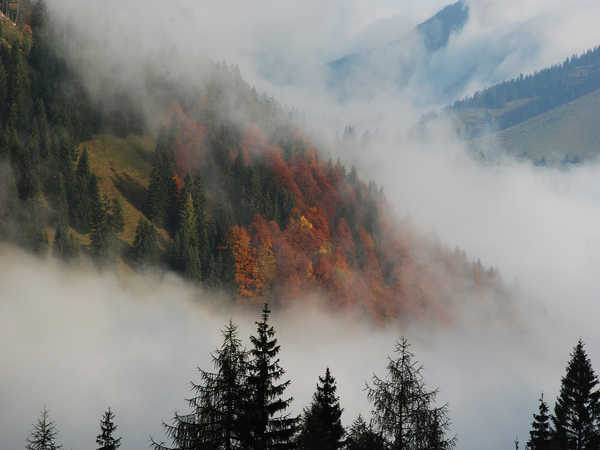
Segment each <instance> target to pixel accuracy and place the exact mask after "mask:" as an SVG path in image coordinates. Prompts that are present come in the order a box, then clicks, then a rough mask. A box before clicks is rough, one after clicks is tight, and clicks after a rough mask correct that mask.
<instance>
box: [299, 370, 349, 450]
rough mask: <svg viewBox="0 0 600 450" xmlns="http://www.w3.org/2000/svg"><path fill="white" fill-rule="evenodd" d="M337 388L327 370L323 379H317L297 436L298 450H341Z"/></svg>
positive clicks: (342, 434)
mask: <svg viewBox="0 0 600 450" xmlns="http://www.w3.org/2000/svg"><path fill="white" fill-rule="evenodd" d="M336 390H337V386H336V384H335V378H333V376H332V375H331V372H330V371H329V368H327V369H326V371H325V376H324V377H319V383H318V384H317V391H316V392H315V394H314V395H313V401H312V404H311V405H310V407H309V408H307V409H305V411H304V415H303V417H302V423H301V426H300V435H299V436H298V447H299V448H300V449H307V450H308V449H317V448H318V449H322V450H337V449H339V448H342V438H343V437H344V427H343V426H342V422H341V419H340V418H341V416H342V408H341V407H340V401H339V397H337V396H336V395H335V393H336Z"/></svg>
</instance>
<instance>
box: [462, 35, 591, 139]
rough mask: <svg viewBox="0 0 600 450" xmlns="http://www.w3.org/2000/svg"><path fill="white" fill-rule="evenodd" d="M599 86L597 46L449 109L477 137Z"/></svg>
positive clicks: (465, 128)
mask: <svg viewBox="0 0 600 450" xmlns="http://www.w3.org/2000/svg"><path fill="white" fill-rule="evenodd" d="M598 88H600V47H596V48H595V49H593V50H589V51H587V52H585V53H583V54H582V55H579V56H572V57H571V58H567V59H566V60H565V61H564V62H563V63H562V64H558V65H555V66H552V67H549V68H547V69H544V70H541V71H539V72H536V73H533V74H530V75H526V76H523V75H520V76H519V77H518V78H515V79H512V80H509V81H505V82H503V83H500V84H497V85H495V86H492V87H490V88H488V89H485V90H483V91H479V92H476V93H475V94H474V95H473V96H471V97H469V98H466V99H464V100H460V101H457V102H455V103H454V104H453V105H452V107H451V108H450V110H451V111H452V112H454V113H456V114H457V115H458V116H459V118H460V119H461V120H462V121H463V122H464V129H463V133H464V135H465V136H467V137H477V136H480V135H482V134H485V133H489V132H490V131H496V130H503V129H506V128H509V127H512V126H514V125H517V124H519V123H522V122H525V121H526V120H528V119H531V118H533V117H535V116H538V115H540V114H542V113H545V112H546V111H550V110H551V109H553V108H556V107H558V106H560V105H564V104H566V103H569V102H571V101H573V100H575V99H578V98H580V97H582V96H584V95H586V94H589V93H591V92H593V91H595V90H597V89H598Z"/></svg>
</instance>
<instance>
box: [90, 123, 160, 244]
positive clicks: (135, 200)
mask: <svg viewBox="0 0 600 450" xmlns="http://www.w3.org/2000/svg"><path fill="white" fill-rule="evenodd" d="M154 148H155V141H154V139H153V138H152V137H148V136H129V137H127V138H124V139H122V138H118V137H115V136H111V135H104V134H103V135H96V136H94V137H93V138H92V139H91V140H89V141H87V142H83V143H82V144H81V145H80V147H79V149H80V151H82V150H83V149H87V151H88V155H89V162H90V168H91V169H92V171H93V172H94V173H95V174H96V175H97V177H98V185H99V188H100V192H101V193H102V194H104V195H106V196H107V197H109V198H111V199H113V198H119V200H120V201H121V204H122V206H123V217H124V219H125V230H124V231H123V233H121V234H120V237H121V239H122V240H123V241H124V242H126V243H127V244H129V245H131V244H132V243H133V240H134V239H135V228H136V226H137V223H138V221H139V219H140V218H141V217H143V214H142V207H143V202H144V196H145V189H146V188H147V187H148V181H149V179H150V172H151V170H152V165H151V158H152V153H153V152H154ZM79 237H80V236H78V238H79ZM88 240H89V239H88ZM81 242H82V243H83V242H85V241H84V240H83V239H81Z"/></svg>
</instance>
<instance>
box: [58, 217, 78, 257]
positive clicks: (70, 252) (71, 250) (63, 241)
mask: <svg viewBox="0 0 600 450" xmlns="http://www.w3.org/2000/svg"><path fill="white" fill-rule="evenodd" d="M78 252H79V246H78V245H77V242H76V241H75V238H74V237H73V235H72V234H71V233H69V232H68V229H67V226H66V225H65V223H64V222H63V221H59V222H58V225H57V226H56V232H55V233H54V244H53V245H52V253H53V254H54V256H55V257H56V258H60V259H63V260H65V261H68V260H70V259H73V258H74V257H76V256H77V253H78Z"/></svg>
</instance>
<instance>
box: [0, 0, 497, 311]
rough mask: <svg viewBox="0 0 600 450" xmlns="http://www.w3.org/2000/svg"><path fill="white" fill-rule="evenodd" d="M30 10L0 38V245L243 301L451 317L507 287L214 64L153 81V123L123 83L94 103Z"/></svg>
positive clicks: (43, 18)
mask: <svg viewBox="0 0 600 450" xmlns="http://www.w3.org/2000/svg"><path fill="white" fill-rule="evenodd" d="M25 17H30V18H31V19H30V22H31V27H30V30H31V31H28V30H27V29H25V26H23V27H22V29H21V31H19V33H20V37H19V38H18V39H16V40H14V41H12V42H8V41H2V42H0V43H1V44H2V45H0V95H4V97H5V98H6V102H5V103H3V104H5V105H6V107H5V108H4V109H3V110H2V111H0V121H1V124H2V127H1V128H0V153H1V154H2V157H3V158H4V159H5V160H6V161H7V162H8V163H9V165H10V168H11V170H10V172H9V173H10V174H11V176H10V177H6V178H5V180H4V183H6V190H7V191H8V192H9V193H10V194H9V195H8V198H7V207H6V208H4V209H2V214H3V215H2V217H0V231H1V236H2V238H3V239H4V240H7V241H11V242H17V243H19V244H21V245H23V246H25V247H27V248H29V249H31V250H33V251H35V252H38V253H40V254H45V253H46V252H48V247H52V253H53V254H54V255H56V256H59V257H62V258H63V259H66V260H70V259H73V258H77V257H78V254H80V253H84V254H87V255H89V256H91V257H93V258H95V260H96V261H98V262H99V263H102V264H110V263H113V262H116V261H123V262H125V263H126V264H127V265H128V266H130V267H133V268H135V269H139V270H145V269H149V268H157V267H165V268H168V269H170V270H174V271H176V272H178V273H180V274H181V275H183V276H184V277H186V278H187V279H189V280H191V281H194V282H198V283H202V284H204V285H205V286H209V287H215V288H219V289H221V290H225V291H227V292H229V293H230V294H231V296H232V297H234V298H236V299H239V300H241V301H245V302H255V303H258V304H260V303H262V302H263V301H265V300H267V299H274V300H273V302H274V305H278V304H282V303H285V302H288V301H291V300H292V299H294V298H297V297H300V296H305V295H306V293H307V292H316V293H318V294H320V295H321V297H324V298H325V299H326V300H327V304H328V305H330V306H333V307H338V308H341V307H347V306H350V307H353V308H359V309H362V310H364V311H365V312H367V313H369V314H372V315H375V316H377V317H381V318H392V317H423V316H425V315H434V316H436V317H445V316H446V314H447V312H448V305H449V304H450V302H451V300H452V299H453V298H458V297H459V296H461V295H464V294H470V293H475V292H477V291H478V290H479V289H482V288H483V287H487V288H491V290H492V291H493V292H495V293H496V294H501V291H502V289H501V286H500V282H499V280H498V279H497V276H496V274H495V272H494V271H493V270H486V269H484V268H483V267H482V266H481V264H480V263H472V262H469V261H468V260H467V258H466V256H465V255H464V254H463V253H461V252H460V251H455V252H452V251H449V250H448V249H446V248H444V247H443V246H442V245H439V244H434V243H432V242H431V241H427V240H423V239H421V238H419V235H418V233H416V232H415V231H414V230H412V229H411V228H410V227H408V226H400V225H398V224H397V223H396V222H395V221H394V220H393V215H392V214H391V213H390V211H389V207H388V205H387V204H386V201H385V196H384V195H383V192H382V190H381V189H380V188H378V187H377V186H376V185H375V184H374V183H365V182H363V181H362V180H361V179H360V178H359V176H358V173H357V170H356V169H355V168H352V169H350V170H348V169H346V168H345V167H344V166H343V165H342V164H341V163H340V162H339V161H338V162H333V161H332V160H331V159H329V158H327V157H326V156H325V153H324V152H323V151H320V150H319V149H317V148H316V147H315V146H314V145H313V144H312V142H311V141H310V139H309V138H308V137H307V136H305V135H304V134H303V133H302V131H301V130H300V128H299V127H297V126H296V125H295V124H294V123H293V122H292V121H291V120H290V119H289V117H288V115H287V114H286V112H285V110H284V109H283V108H282V107H280V106H279V105H278V104H277V103H276V102H275V101H274V100H273V99H271V98H268V97H265V96H261V95H259V94H257V93H256V91H255V90H254V89H253V88H252V87H251V86H250V85H248V84H247V83H246V82H245V81H244V80H243V78H242V77H241V74H240V73H239V71H238V70H237V68H235V67H231V66H227V65H223V64H213V65H211V67H210V69H208V70H207V74H206V76H205V77H204V78H205V80H204V81H203V82H202V83H199V84H198V85H194V86H187V85H186V86H185V87H183V86H182V85H181V84H178V83H175V82H172V81H171V80H170V79H169V78H168V77H164V76H161V75H158V74H151V75H150V76H149V80H148V83H150V85H151V86H152V92H154V93H155V96H156V102H155V103H156V105H157V108H156V110H155V111H154V113H153V114H154V115H153V117H150V118H148V117H146V116H145V115H143V114H141V112H140V111H141V105H140V104H139V101H137V102H136V99H135V98H134V97H133V94H131V95H129V94H128V93H127V92H125V93H123V92H121V91H120V90H119V89H118V87H116V88H115V89H113V90H108V91H107V95H106V96H105V97H103V98H102V99H101V100H99V99H96V98H92V97H91V96H90V95H88V93H87V90H86V89H85V87H84V85H83V83H82V81H81V79H80V78H79V77H78V76H77V72H76V71H75V70H74V69H75V68H73V67H70V66H69V65H68V64H67V62H66V60H64V59H63V58H62V57H61V56H59V55H60V52H58V51H57V50H56V49H55V48H54V47H53V43H54V42H55V40H56V39H55V38H54V35H55V34H56V33H57V31H56V30H55V29H54V28H53V27H52V23H51V21H50V20H49V18H48V16H47V13H46V9H45V6H44V4H43V2H36V3H34V4H33V5H32V9H31V11H30V13H29V14H26V15H25ZM60 32H61V33H68V30H60ZM2 80H5V84H4V85H5V86H6V89H4V88H2V86H3V84H2ZM3 89H4V90H3ZM110 92H113V94H112V95H113V97H114V98H112V97H110V95H111V94H110ZM106 97H109V98H106ZM107 105H110V106H107ZM114 105H118V106H117V107H115V106H114ZM149 123H158V124H159V126H158V127H154V126H150V125H148V124H149ZM340 145H341V146H342V145H344V144H343V143H341V144H340ZM22 224H25V226H22Z"/></svg>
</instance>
